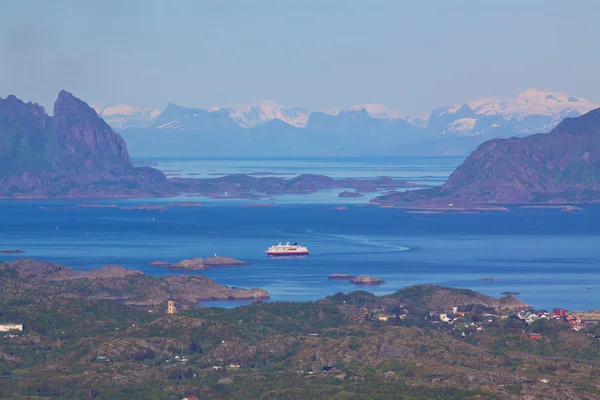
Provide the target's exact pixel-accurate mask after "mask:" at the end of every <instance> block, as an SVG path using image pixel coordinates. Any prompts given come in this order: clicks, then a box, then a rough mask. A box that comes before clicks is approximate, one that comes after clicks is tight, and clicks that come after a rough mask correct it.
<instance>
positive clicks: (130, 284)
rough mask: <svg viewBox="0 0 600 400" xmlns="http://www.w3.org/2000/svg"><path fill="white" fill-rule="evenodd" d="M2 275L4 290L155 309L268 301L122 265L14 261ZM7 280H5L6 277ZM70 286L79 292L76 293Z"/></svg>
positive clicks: (258, 294) (262, 293)
mask: <svg viewBox="0 0 600 400" xmlns="http://www.w3.org/2000/svg"><path fill="white" fill-rule="evenodd" d="M0 275H1V276H8V277H14V278H18V279H17V280H15V279H13V278H10V282H11V284H10V285H9V286H5V289H6V290H8V291H12V290H17V291H19V292H31V293H32V295H33V294H34V293H37V294H39V293H45V295H47V296H50V297H64V298H81V299H105V300H116V301H119V302H122V303H123V304H126V305H132V306H137V307H142V308H153V307H157V306H159V305H162V304H166V301H167V300H169V299H172V300H175V301H176V303H177V304H178V308H180V309H185V308H189V307H192V306H196V305H198V301H201V300H267V299H269V298H270V295H269V293H268V292H267V291H266V290H263V289H259V288H251V289H244V288H235V289H233V288H228V287H227V286H224V285H221V284H219V283H217V282H214V281H213V280H211V279H210V278H208V277H206V276H202V275H169V276H164V277H161V278H156V277H153V276H150V275H146V274H144V273H143V272H142V271H138V270H128V269H125V268H123V267H122V266H120V265H107V266H104V267H100V268H95V269H92V270H89V271H76V270H73V269H71V268H69V267H66V266H64V265H61V264H56V263H51V262H45V261H38V260H32V259H26V258H24V259H18V260H14V261H8V262H5V263H3V264H0ZM4 279H5V280H6V278H4ZM74 288H77V289H76V290H75V289H74Z"/></svg>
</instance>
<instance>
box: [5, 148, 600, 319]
mask: <svg viewBox="0 0 600 400" xmlns="http://www.w3.org/2000/svg"><path fill="white" fill-rule="evenodd" d="M267 161H269V162H272V160H267ZM384 161H386V162H390V160H389V159H387V160H384ZM404 161H406V162H405V163H404V164H403V165H405V166H407V165H412V166H413V167H418V165H416V164H417V163H416V162H415V161H414V160H412V161H410V160H409V161H410V162H408V161H407V160H406V159H404ZM240 162H241V161H240ZM255 162H256V161H248V160H246V161H244V162H241V163H242V164H244V163H245V165H246V169H252V168H257V167H256V166H254V164H255ZM318 162H319V163H323V162H324V161H318ZM381 162H382V163H383V161H381ZM454 162H457V161H456V160H454ZM458 162H460V161H458ZM186 163H188V167H189V170H191V171H193V170H195V171H199V170H200V169H202V168H203V167H201V166H199V165H200V164H202V163H198V161H189V160H188V161H185V160H184V161H181V164H180V165H184V164H186ZM194 163H195V165H196V166H195V167H191V165H192V164H194ZM332 163H333V164H336V165H332V166H329V167H327V166H326V165H325V167H327V168H329V169H330V170H333V169H334V168H340V171H342V169H341V166H339V165H338V164H339V162H332ZM411 163H412V164H411ZM449 163H450V161H449V160H448V159H441V160H440V162H439V163H437V164H436V163H435V159H433V160H432V159H427V160H426V161H425V164H426V165H423V166H422V168H423V170H425V169H428V171H429V172H426V173H422V174H421V175H420V176H427V175H435V174H437V173H439V174H440V176H441V174H442V173H443V172H442V170H447V171H446V176H447V174H448V173H449V171H451V170H452V168H449V169H448V168H447V167H448V165H449ZM359 164H360V163H356V164H353V165H354V167H356V168H357V170H360V168H359V167H360V165H359ZM392 164H393V163H391V164H390V165H392ZM289 165H291V164H288V166H284V167H282V168H281V171H282V172H284V173H285V172H287V171H289ZM379 165H382V164H379ZM263 166H264V165H260V167H263ZM309 166H310V165H309ZM397 166H398V165H397V164H396V167H397ZM325 167H320V168H323V170H322V171H319V172H317V173H322V172H324V171H325V170H326V168H325ZM392 167H393V165H392ZM392 167H390V168H392ZM186 168H187V167H186ZM223 168H225V167H220V170H221V171H225V169H223ZM236 168H237V167H236ZM411 168H412V167H411ZM242 169H244V168H242ZM261 169H262V168H261ZM270 169H271V170H273V169H274V168H270ZM362 171H363V172H364V173H365V174H366V172H365V171H368V165H366V164H364V166H363V167H362ZM302 172H304V171H302ZM353 172H356V171H353ZM198 173H199V172H198ZM397 173H398V175H397V176H407V172H406V171H404V170H402V167H398V171H397ZM414 173H415V175H417V172H416V171H415V172H414ZM340 174H341V173H340ZM377 175H380V174H377ZM347 176H354V175H353V173H348V175H347ZM335 194H337V190H336V191H335V193H333V192H332V193H327V192H325V193H320V194H318V195H314V196H282V197H280V198H277V199H276V200H274V202H275V203H277V204H279V205H280V206H279V207H244V206H242V204H241V203H240V202H239V201H216V200H213V201H206V200H205V199H203V198H187V199H186V200H188V201H189V200H190V199H192V200H196V199H197V201H199V202H202V203H204V204H205V206H204V207H199V208H170V209H168V210H167V211H142V210H119V209H99V208H75V207H74V205H76V204H77V203H78V202H69V201H38V202H33V201H20V202H17V201H3V202H0V205H1V208H0V221H1V222H2V223H1V224H0V248H7V249H9V248H19V249H23V250H25V251H26V252H27V253H26V256H28V257H32V258H39V259H45V260H51V261H55V262H60V263H64V264H66V265H68V266H70V267H72V268H76V269H87V268H93V267H97V266H101V265H104V264H107V263H115V262H118V263H120V264H122V265H123V266H125V267H126V268H133V269H141V270H143V271H144V272H146V273H150V274H154V275H163V274H168V273H172V271H165V270H163V269H160V268H150V267H146V265H147V264H148V263H149V262H151V261H155V260H165V261H177V260H179V259H182V258H190V257H196V256H200V257H208V256H211V255H214V254H215V253H217V254H218V255H224V256H230V257H235V258H240V259H242V260H245V261H248V262H250V263H251V264H252V266H250V267H241V268H229V269H216V270H212V271H202V272H201V273H202V274H205V275H207V276H209V277H211V278H212V279H214V280H216V281H217V282H219V283H222V284H226V285H234V286H239V287H260V288H264V289H266V290H268V291H269V293H271V296H272V299H273V300H291V301H304V300H316V299H319V298H322V297H323V296H326V295H328V294H333V293H335V292H337V291H352V290H355V289H357V287H356V286H354V285H352V284H350V283H347V282H341V281H331V280H328V279H327V276H328V275H329V274H331V273H334V272H342V273H349V274H368V275H374V276H377V277H380V278H382V279H384V280H385V281H387V284H385V285H382V286H378V287H368V288H367V289H368V290H370V291H372V292H375V293H390V292H393V291H395V290H397V289H399V288H402V287H405V286H408V285H413V284H417V283H435V284H442V285H448V286H455V287H466V288H471V289H474V290H477V291H480V292H482V293H486V294H489V295H492V296H496V297H498V296H499V295H500V293H501V292H503V291H516V292H520V293H521V295H520V296H519V297H520V298H521V299H522V300H524V301H526V302H528V303H530V304H531V305H533V306H535V307H540V308H552V307H565V308H568V309H572V310H575V309H590V308H600V249H598V243H600V207H593V206H590V207H588V206H586V207H584V209H583V210H581V211H577V212H573V213H563V212H560V211H559V210H553V209H543V210H542V209H522V208H519V207H514V208H512V209H511V210H510V212H506V213H498V212H484V213H480V214H435V215H423V214H407V213H405V212H404V211H402V210H394V209H379V208H375V207H365V206H363V205H360V204H354V203H352V202H356V199H351V200H352V202H350V201H349V199H338V198H337V197H335ZM358 200H360V202H363V203H364V202H366V200H368V199H366V198H362V199H358ZM152 201H154V202H164V203H167V202H169V201H171V199H152ZM111 202H112V203H116V202H115V201H111ZM135 202H139V203H142V202H144V203H146V202H148V199H141V200H127V201H122V202H121V203H135ZM248 202H249V201H248V200H246V201H245V203H248ZM340 204H344V205H346V206H347V207H348V209H347V210H345V211H337V210H332V206H334V205H340ZM57 227H58V228H59V229H58V230H57V229H56V228H57ZM287 240H289V241H298V242H301V243H302V244H305V245H307V246H308V247H309V249H310V250H311V255H310V256H308V257H302V258H291V259H289V258H288V259H282V258H267V257H266V256H265V255H264V251H265V250H266V248H267V247H268V246H269V245H271V244H274V243H276V242H278V241H287ZM12 258H16V257H14V256H6V255H5V256H1V257H0V259H2V260H8V259H12ZM83 264H85V265H83ZM483 277H494V278H497V279H499V280H498V281H495V282H483V281H481V280H480V278H483ZM361 289H362V288H361ZM225 303H227V304H231V303H228V302H225ZM222 304H223V302H220V303H218V304H217V305H222Z"/></svg>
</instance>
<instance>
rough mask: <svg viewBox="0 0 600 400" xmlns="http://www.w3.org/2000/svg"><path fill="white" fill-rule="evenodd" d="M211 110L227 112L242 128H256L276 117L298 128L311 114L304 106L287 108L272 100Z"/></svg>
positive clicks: (303, 124)
mask: <svg viewBox="0 0 600 400" xmlns="http://www.w3.org/2000/svg"><path fill="white" fill-rule="evenodd" d="M209 111H223V112H226V113H227V114H228V115H229V116H230V117H231V119H233V120H234V121H235V122H236V123H237V124H238V125H239V126H241V127H242V128H254V127H255V126H258V125H260V124H263V123H265V122H267V121H271V120H274V119H278V120H281V121H283V122H285V123H287V124H289V125H291V126H293V127H296V128H304V127H306V123H307V121H308V115H309V113H308V112H307V111H306V110H304V109H303V108H285V107H283V106H281V105H279V104H277V103H275V102H274V101H271V100H265V101H259V102H256V103H251V104H246V105H242V106H233V107H212V108H210V109H209Z"/></svg>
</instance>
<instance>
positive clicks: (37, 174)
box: [0, 90, 171, 197]
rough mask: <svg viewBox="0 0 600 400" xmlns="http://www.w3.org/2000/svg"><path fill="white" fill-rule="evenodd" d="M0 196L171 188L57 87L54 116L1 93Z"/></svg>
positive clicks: (131, 193) (111, 193) (149, 191)
mask: <svg viewBox="0 0 600 400" xmlns="http://www.w3.org/2000/svg"><path fill="white" fill-rule="evenodd" d="M0 168H2V171H3V175H2V177H1V178H0V196H4V197H89V196H99V197H110V196H116V197H120V196H137V195H142V194H166V193H170V192H171V189H170V187H169V184H168V181H167V179H166V178H165V176H164V175H163V174H162V173H161V172H159V171H157V170H154V169H151V168H134V167H133V166H132V164H131V161H130V159H129V154H128V151H127V146H126V145H125V142H124V141H123V139H122V138H121V136H120V135H118V134H116V133H115V132H114V131H113V130H112V129H111V127H110V126H109V125H108V124H107V123H106V122H104V120H102V119H101V118H100V117H99V116H98V114H97V113H96V112H95V111H94V109H92V108H91V107H89V106H88V105H87V104H86V103H85V102H83V101H81V100H79V99H77V98H76V97H74V96H73V95H72V94H70V93H68V92H66V91H64V90H63V91H61V92H60V93H59V95H58V99H57V100H56V103H55V105H54V113H53V116H52V117H50V116H48V115H47V114H46V113H45V111H44V109H43V107H40V106H39V105H37V104H32V103H27V104H26V103H24V102H22V101H21V100H19V99H17V98H16V97H15V96H8V97H7V98H6V99H0Z"/></svg>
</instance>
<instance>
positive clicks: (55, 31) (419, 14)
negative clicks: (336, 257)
mask: <svg viewBox="0 0 600 400" xmlns="http://www.w3.org/2000/svg"><path fill="white" fill-rule="evenodd" d="M599 16H600V1H597V0H589V1H583V0H581V1H573V2H566V1H563V0H557V1H552V0H539V1H536V0H528V1H523V0H514V1H510V0H504V1H491V0H490V1H483V0H475V1H460V0H458V1H442V0H439V1H425V0H415V1H410V2H408V1H406V2H404V1H401V0H389V1H378V0H369V1H366V0H365V1H353V0H303V1H299V0H298V1H297V0H276V1H269V0H239V1H233V0H232V1H227V0H214V1H202V0H189V1H185V0H164V1H153V0H115V1H112V0H102V1H86V0H73V1H70V0H52V1H47V0H38V1H33V0H0V97H5V96H6V95H8V94H15V95H17V96H18V97H20V98H22V99H24V100H27V101H35V102H38V103H40V104H42V105H44V106H45V107H46V108H47V109H48V107H49V106H51V105H52V104H53V102H54V99H55V97H56V95H57V93H58V91H59V90H60V89H66V90H68V91H71V92H73V94H75V95H76V96H79V97H81V98H83V99H84V100H85V101H87V102H88V103H106V104H117V103H127V104H134V105H141V106H150V107H159V108H163V107H164V106H165V105H166V104H167V103H168V102H173V103H176V104H180V105H185V106H189V107H207V106H211V105H232V104H242V103H248V102H252V101H256V100H263V99H271V100H275V101H277V102H279V103H281V104H283V105H285V106H288V107H295V106H303V107H306V108H308V109H309V110H317V109H321V108H327V107H332V106H338V105H344V104H356V103H371V102H376V103H382V104H385V105H388V106H389V107H391V108H392V109H395V110H398V111H400V112H403V113H405V114H409V115H420V114H422V113H425V112H428V111H430V110H431V109H432V108H435V107H439V106H443V105H446V104H448V103H450V102H453V101H455V102H464V101H467V100H470V99H474V98H477V97H481V96H492V95H493V96H514V95H516V94H517V93H519V92H521V91H523V90H525V89H527V88H528V87H536V88H544V89H550V90H554V91H562V92H567V93H569V94H573V95H577V96H581V97H585V98H588V99H590V100H594V101H600V78H599V77H600V68H599V66H600V52H599V51H598V39H599V38H600V24H599V23H598V17H599Z"/></svg>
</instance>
